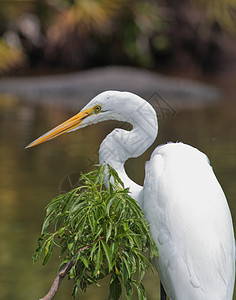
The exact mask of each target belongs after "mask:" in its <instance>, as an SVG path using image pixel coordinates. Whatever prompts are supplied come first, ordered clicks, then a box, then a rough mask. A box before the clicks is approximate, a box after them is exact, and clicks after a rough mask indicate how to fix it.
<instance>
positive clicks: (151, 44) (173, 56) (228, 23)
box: [0, 0, 236, 73]
mask: <svg viewBox="0 0 236 300" xmlns="http://www.w3.org/2000/svg"><path fill="white" fill-rule="evenodd" d="M235 14H236V3H235V0H225V1H224V0H219V1H213V0H210V1H206V0H201V1H196V0H186V1H181V2H180V1H179V2H178V1H168V0H164V1H152V0H147V1H143V0H134V1H125V0H114V1H108V0H60V1H51V0H38V1H33V0H28V1H11V0H10V1H3V2H2V3H1V11H0V21H1V22H0V41H1V43H0V53H1V52H3V51H1V48H2V47H4V44H3V42H5V43H9V40H10V43H9V45H8V46H9V47H11V51H13V52H14V51H17V53H19V51H21V52H22V53H24V54H25V57H24V59H23V56H19V55H18V56H17V59H18V60H17V63H19V62H21V64H22V65H23V66H24V68H25V69H26V70H27V69H31V70H32V69H33V70H37V68H38V69H40V68H45V69H46V70H47V71H49V70H50V69H58V68H61V69H63V70H74V69H76V70H79V69H85V68H89V67H96V66H104V65H108V64H128V65H135V66H140V67H145V68H152V69H155V68H156V69H157V68H158V70H159V69H160V68H161V67H162V66H163V67H165V68H166V67H167V68H173V65H175V66H176V67H175V68H182V69H190V70H195V71H196V72H197V71H199V70H200V71H201V70H203V71H204V70H205V69H206V70H208V71H213V70H214V68H215V69H217V67H218V65H217V63H218V62H220V63H221V64H222V56H223V58H224V59H225V57H226V56H231V55H233V54H232V53H231V52H230V51H231V50H230V49H231V48H232V47H233V46H232V40H231V39H227V38H226V36H225V34H224V32H226V33H228V34H231V37H232V36H233V34H234V33H235V28H236V27H235V20H236V16H235ZM9 32H10V34H11V35H10V36H11V38H10V39H9ZM13 36H14V38H12V37H13ZM16 41H17V42H16ZM227 51H228V52H227ZM3 57H4V59H2V61H3V62H5V64H4V63H2V64H1V65H0V72H2V73H3V72H6V70H12V69H13V67H14V66H15V64H14V63H9V62H12V59H11V55H9V59H8V56H6V55H5V56H3ZM25 58H26V59H25Z"/></svg>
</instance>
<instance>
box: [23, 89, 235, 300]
mask: <svg viewBox="0 0 236 300" xmlns="http://www.w3.org/2000/svg"><path fill="white" fill-rule="evenodd" d="M104 120H119V121H124V122H129V123H131V124H132V126H133V128H132V130H131V131H126V130H124V129H115V130H113V131H112V132H111V133H110V134H109V135H108V136H107V137H106V138H105V139H104V140H103V142H102V144H101V146H100V150H99V160H100V163H103V162H106V163H108V164H110V165H111V166H112V167H113V168H114V169H115V170H116V171H117V172H118V174H119V176H120V178H121V179H122V181H123V182H124V184H125V186H126V187H129V188H130V192H131V194H132V197H133V198H135V199H136V200H137V201H138V203H139V205H140V207H141V208H142V209H143V212H144V214H145V217H146V219H147V221H148V222H149V223H150V231H151V234H152V237H153V239H154V241H155V243H156V244H157V246H158V249H159V253H160V255H159V258H158V259H157V261H156V267H157V270H158V273H159V276H160V279H161V282H162V284H163V286H164V288H165V291H166V293H167V295H168V297H169V298H170V299H172V300H204V299H205V300H230V299H232V297H233V289H234V280H235V239H234V231H233V225H232V219H231V214H230V210H229V207H228V204H227V200H226V198H225V195H224V193H223V190H222V188H221V186H220V184H219V183H218V181H217V179H216V177H215V175H214V172H213V170H212V168H211V166H210V164H209V160H208V158H207V156H206V155H205V154H203V153H202V152H200V151H199V150H197V149H196V148H193V147H191V146H189V145H185V144H183V143H168V144H166V145H161V146H159V147H157V148H156V149H155V150H154V152H153V153H152V156H151V159H150V161H148V162H147V163H146V170H145V171H146V176H145V181H144V186H143V187H142V186H140V185H138V184H136V183H135V182H133V181H132V180H131V179H130V178H129V177H128V176H127V174H126V172H125V168H124V164H125V161H126V160H127V159H128V158H130V157H138V156H140V155H141V154H142V153H143V152H144V151H145V150H146V149H147V148H148V147H149V146H150V145H151V144H152V143H153V142H154V140H155V139H156V136H157V131H158V123H157V116H156V112H155V110H154V109H153V107H152V106H151V105H150V104H149V103H148V102H146V101H145V100H143V99H142V98H140V97H139V96H137V95H134V94H131V93H128V92H118V91H106V92H103V93H101V94H99V95H98V96H96V97H95V98H93V99H92V100H91V101H90V102H89V103H88V104H87V105H86V106H85V107H84V108H83V109H82V110H81V111H80V112H79V113H78V114H77V115H75V116H74V117H72V118H70V119H69V120H67V121H66V122H64V123H62V124H61V125H59V126H57V127H56V128H54V129H52V130H51V131H49V132H48V133H46V134H44V135H43V136H41V137H40V138H38V139H37V140H35V141H34V142H32V143H31V144H29V145H28V146H27V147H28V148H29V147H32V146H35V145H38V144H40V143H43V142H45V141H47V140H50V139H53V138H55V137H57V136H59V135H61V134H62V133H65V132H70V131H73V130H77V129H80V128H82V127H85V126H88V125H91V124H94V123H97V122H101V121H104Z"/></svg>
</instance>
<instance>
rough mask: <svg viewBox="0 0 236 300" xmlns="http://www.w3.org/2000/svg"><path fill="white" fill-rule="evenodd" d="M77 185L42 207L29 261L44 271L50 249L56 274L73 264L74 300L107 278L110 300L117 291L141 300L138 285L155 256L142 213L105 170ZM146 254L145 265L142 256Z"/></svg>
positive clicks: (142, 291)
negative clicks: (57, 260)
mask: <svg viewBox="0 0 236 300" xmlns="http://www.w3.org/2000/svg"><path fill="white" fill-rule="evenodd" d="M106 170H107V173H108V176H106V175H105V172H106ZM105 178H107V184H108V189H105V187H104V179H105ZM81 183H82V184H83V185H82V186H80V187H78V188H76V189H74V190H72V191H70V192H68V193H66V194H62V195H59V196H57V197H56V198H55V199H53V200H52V201H51V202H50V204H49V205H48V206H47V210H46V217H45V220H44V223H43V227H42V232H41V235H40V237H39V240H38V241H39V246H38V248H37V250H36V252H35V254H34V257H33V258H34V261H36V260H37V259H38V258H42V261H43V264H44V265H45V264H46V263H47V261H48V259H49V258H50V256H51V254H52V252H53V248H54V246H56V247H60V249H61V255H62V262H61V266H60V268H62V267H63V266H65V264H66V263H68V262H69V261H74V262H75V264H74V265H73V267H72V268H71V270H70V272H69V278H73V279H74V290H73V296H74V297H75V296H76V294H77V293H78V292H79V291H80V290H82V291H86V287H87V285H89V284H93V283H96V284H97V282H98V280H99V279H101V278H103V277H105V276H107V275H110V295H109V299H113V300H115V299H119V298H120V295H121V291H122V286H124V287H125V290H126V298H127V299H131V296H132V293H133V287H135V288H136V289H137V292H138V297H139V299H146V296H145V289H144V287H143V285H142V279H143V276H144V274H145V272H146V270H147V268H148V267H152V266H151V263H150V260H151V259H152V258H153V256H157V255H158V252H157V248H156V246H155V244H154V242H153V240H152V238H151V236H150V233H149V227H148V225H147V223H146V221H145V219H144V215H143V213H142V211H141V209H140V208H139V206H138V204H137V202H136V201H135V200H134V199H132V198H131V197H130V195H129V190H128V189H125V188H124V186H123V183H122V182H121V180H120V178H119V177H118V175H117V173H116V172H115V171H114V169H112V168H111V167H110V166H109V165H101V166H99V167H98V168H97V169H96V170H95V171H92V172H90V173H88V174H82V175H81ZM148 249H149V259H147V258H146V257H145V256H144V255H143V252H146V251H147V250H148Z"/></svg>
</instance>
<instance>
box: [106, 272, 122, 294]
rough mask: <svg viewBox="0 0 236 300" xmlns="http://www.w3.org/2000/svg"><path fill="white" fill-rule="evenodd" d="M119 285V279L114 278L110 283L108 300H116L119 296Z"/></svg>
mask: <svg viewBox="0 0 236 300" xmlns="http://www.w3.org/2000/svg"><path fill="white" fill-rule="evenodd" d="M121 291H122V289H121V284H120V281H119V278H118V277H117V276H116V277H115V278H114V279H113V280H112V281H111V282H110V295H109V299H110V300H118V299H119V298H120V295H121Z"/></svg>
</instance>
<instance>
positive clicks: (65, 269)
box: [39, 236, 103, 300]
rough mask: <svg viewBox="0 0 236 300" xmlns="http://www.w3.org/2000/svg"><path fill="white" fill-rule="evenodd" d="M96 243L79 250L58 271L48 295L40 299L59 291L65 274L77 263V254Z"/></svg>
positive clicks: (48, 299)
mask: <svg viewBox="0 0 236 300" xmlns="http://www.w3.org/2000/svg"><path fill="white" fill-rule="evenodd" d="M100 239H103V236H101V237H100ZM94 243H95V241H94V242H92V243H91V244H90V245H88V246H84V247H82V248H80V249H79V251H78V252H77V254H75V255H74V256H73V257H72V258H73V259H72V260H70V261H68V263H67V264H66V265H65V266H64V267H63V268H62V269H61V270H60V271H59V272H58V274H57V276H56V278H55V280H54V281H53V284H52V285H51V288H50V290H49V291H48V293H47V295H46V296H44V297H43V298H40V299H39V300H51V299H52V298H53V297H54V296H55V294H56V292H57V291H58V289H59V286H60V284H61V282H62V280H63V279H64V278H65V276H66V275H67V274H68V273H69V272H70V269H71V268H72V267H73V265H74V264H75V263H76V257H77V255H78V254H79V253H80V252H81V251H83V250H85V249H88V248H89V247H91V246H92V245H93V244H94Z"/></svg>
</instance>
